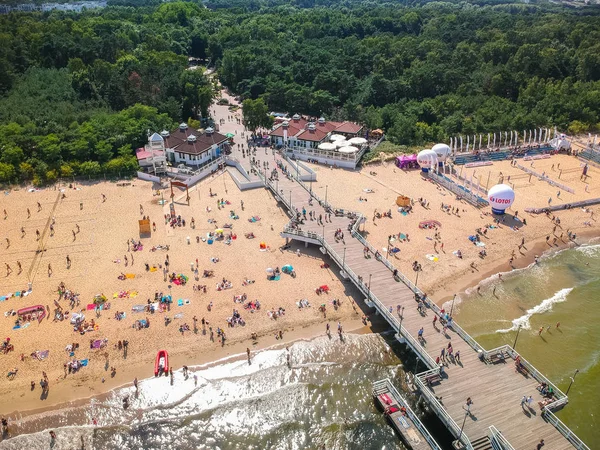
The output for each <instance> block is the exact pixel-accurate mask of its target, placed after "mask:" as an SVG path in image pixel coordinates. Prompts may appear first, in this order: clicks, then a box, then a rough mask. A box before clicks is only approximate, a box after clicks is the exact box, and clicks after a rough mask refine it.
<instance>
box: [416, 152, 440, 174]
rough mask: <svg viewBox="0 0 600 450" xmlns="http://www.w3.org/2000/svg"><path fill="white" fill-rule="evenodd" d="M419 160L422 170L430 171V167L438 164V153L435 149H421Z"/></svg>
mask: <svg viewBox="0 0 600 450" xmlns="http://www.w3.org/2000/svg"><path fill="white" fill-rule="evenodd" d="M417 162H418V163H419V166H420V167H421V171H423V172H424V173H427V172H429V169H432V168H434V167H436V166H437V164H438V158H437V154H436V153H435V152H434V151H433V150H421V151H420V152H419V154H418V155H417Z"/></svg>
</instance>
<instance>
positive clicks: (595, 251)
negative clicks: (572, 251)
mask: <svg viewBox="0 0 600 450" xmlns="http://www.w3.org/2000/svg"><path fill="white" fill-rule="evenodd" d="M576 251H578V252H580V253H583V254H584V255H586V256H591V257H596V256H600V244H594V245H582V246H581V247H577V248H576Z"/></svg>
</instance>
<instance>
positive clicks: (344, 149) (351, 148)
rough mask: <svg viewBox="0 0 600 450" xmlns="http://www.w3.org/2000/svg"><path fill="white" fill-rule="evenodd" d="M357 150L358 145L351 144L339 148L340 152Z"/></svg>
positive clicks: (354, 151)
mask: <svg viewBox="0 0 600 450" xmlns="http://www.w3.org/2000/svg"><path fill="white" fill-rule="evenodd" d="M357 151H358V149H357V148H356V147H352V146H351V145H346V146H344V147H341V148H338V152H340V153H356V152H357Z"/></svg>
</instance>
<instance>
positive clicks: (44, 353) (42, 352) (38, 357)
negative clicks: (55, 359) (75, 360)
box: [36, 350, 50, 361]
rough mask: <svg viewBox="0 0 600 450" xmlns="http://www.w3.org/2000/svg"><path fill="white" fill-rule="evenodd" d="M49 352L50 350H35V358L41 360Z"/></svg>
mask: <svg viewBox="0 0 600 450" xmlns="http://www.w3.org/2000/svg"><path fill="white" fill-rule="evenodd" d="M49 354H50V350H42V351H41V352H40V351H38V352H36V356H37V359H39V360H40V361H42V360H43V359H46V358H47V357H48V355H49Z"/></svg>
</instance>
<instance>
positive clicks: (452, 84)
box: [0, 0, 600, 182]
mask: <svg viewBox="0 0 600 450" xmlns="http://www.w3.org/2000/svg"><path fill="white" fill-rule="evenodd" d="M109 4H110V5H111V6H109V7H107V8H105V9H101V10H89V11H83V12H81V13H73V12H60V11H50V12H32V13H17V12H13V13H11V14H8V15H0V181H7V180H11V181H12V180H17V179H24V180H29V179H34V180H35V181H36V182H44V181H45V180H52V178H53V176H70V175H78V174H87V175H92V174H96V173H99V172H100V171H103V170H114V169H115V168H119V167H124V168H126V167H134V166H135V161H134V159H133V151H134V149H135V148H136V147H139V146H141V145H143V144H144V142H145V140H146V138H147V132H148V130H162V129H164V128H169V127H171V126H172V125H173V124H174V123H177V122H179V121H182V120H188V119H190V118H191V119H193V120H200V119H207V118H208V115H209V106H210V104H211V101H212V99H213V97H214V89H213V87H212V84H211V83H210V81H209V80H207V78H206V77H205V76H204V75H203V73H202V70H189V67H188V66H189V63H188V58H190V57H191V58H196V60H199V64H200V65H210V66H214V67H215V68H216V70H217V75H218V77H219V78H220V81H221V82H222V83H223V84H224V85H225V86H227V87H228V88H229V89H230V90H231V91H232V92H233V93H234V94H236V95H239V96H241V97H242V98H243V99H244V117H245V120H246V123H247V124H248V126H249V127H250V128H254V127H258V126H265V125H268V122H264V120H266V119H265V118H266V115H263V112H266V111H267V110H268V111H282V112H290V113H296V112H298V113H303V114H309V115H313V116H320V115H325V116H326V117H328V118H331V119H336V120H355V121H359V122H361V123H364V124H365V125H367V126H368V127H371V128H383V129H384V130H385V131H386V133H387V135H388V137H389V138H390V140H391V141H393V142H394V143H396V144H401V145H420V144H423V143H428V142H432V141H440V140H444V139H446V138H447V137H448V136H451V135H455V134H458V133H462V134H473V133H476V132H489V131H499V130H508V129H516V130H523V129H525V128H531V127H534V126H548V125H555V126H558V127H560V128H561V129H564V130H569V131H570V132H574V133H581V132H586V131H588V130H597V129H598V128H599V126H600V125H599V123H600V44H598V43H599V42H600V19H599V17H598V15H597V11H596V10H595V9H593V8H587V7H581V8H577V9H572V8H569V7H565V6H561V5H552V4H543V3H539V2H531V3H528V4H522V3H514V2H512V1H510V0H502V1H500V0H473V1H471V2H469V3H466V2H426V1H424V0H423V1H419V0H414V1H412V2H387V1H384V0H370V1H358V0H343V1H333V0H252V1H247V0H243V1H242V0H235V1H232V0H227V1H225V0H207V1H206V3H205V4H204V5H202V4H200V3H195V2H167V3H159V2H140V1H138V0H111V2H110V3H109ZM259 112H260V114H259Z"/></svg>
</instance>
